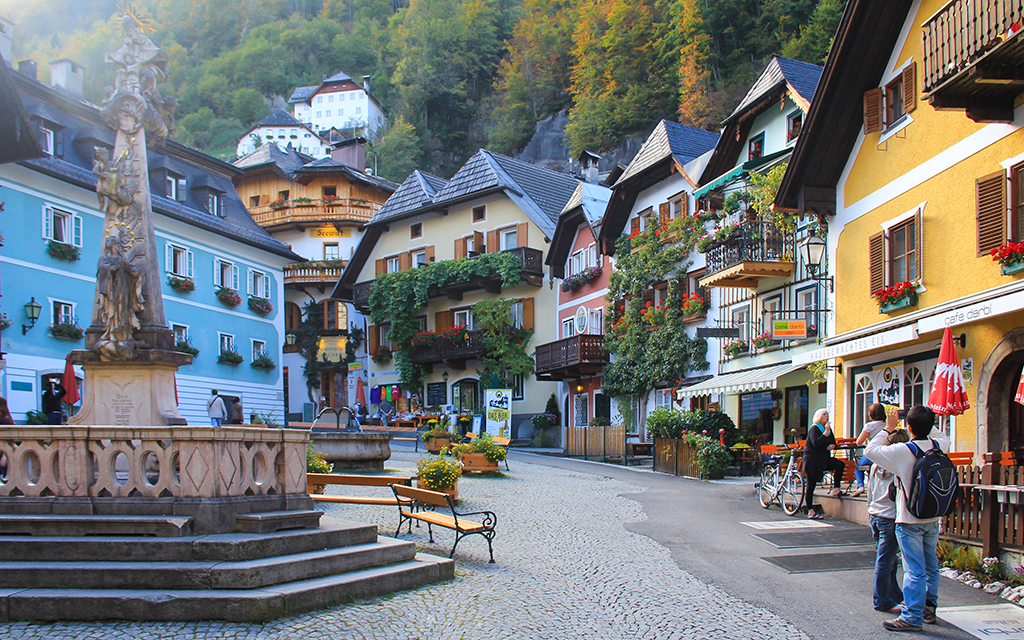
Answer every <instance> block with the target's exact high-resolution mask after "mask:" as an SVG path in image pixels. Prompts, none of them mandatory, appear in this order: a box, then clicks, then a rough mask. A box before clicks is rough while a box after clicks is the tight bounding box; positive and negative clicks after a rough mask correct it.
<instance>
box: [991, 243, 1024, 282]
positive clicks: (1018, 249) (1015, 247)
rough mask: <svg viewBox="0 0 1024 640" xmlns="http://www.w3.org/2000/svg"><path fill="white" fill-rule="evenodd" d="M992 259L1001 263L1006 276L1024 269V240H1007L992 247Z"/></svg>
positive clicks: (1001, 268)
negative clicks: (1000, 244)
mask: <svg viewBox="0 0 1024 640" xmlns="http://www.w3.org/2000/svg"><path fill="white" fill-rule="evenodd" d="M992 259H993V260H994V261H996V262H998V263H999V264H1000V268H999V272H1000V273H1002V274H1003V275H1004V276H1010V275H1013V274H1015V273H1020V272H1021V271H1024V242H1007V243H1006V244H1004V245H1002V246H999V247H996V248H995V249H992Z"/></svg>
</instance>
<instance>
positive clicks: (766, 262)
mask: <svg viewBox="0 0 1024 640" xmlns="http://www.w3.org/2000/svg"><path fill="white" fill-rule="evenodd" d="M704 254H705V257H706V258H707V275H705V276H704V277H703V278H701V279H700V286H702V287H745V288H748V289H753V288H756V287H757V283H758V282H760V281H761V280H762V279H764V278H788V277H789V276H791V275H793V272H794V271H796V262H795V260H796V236H795V234H793V233H789V232H784V231H780V230H779V229H777V228H776V227H775V226H773V225H771V224H769V223H767V222H757V221H754V222H749V221H748V222H744V223H743V224H741V225H740V226H739V228H737V229H736V231H734V232H733V233H732V235H730V236H729V237H728V238H726V239H725V240H723V241H721V242H720V243H718V244H716V245H712V246H711V247H709V248H708V249H707V251H705V252H704Z"/></svg>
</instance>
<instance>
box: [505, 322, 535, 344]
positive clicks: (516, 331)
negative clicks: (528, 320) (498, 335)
mask: <svg viewBox="0 0 1024 640" xmlns="http://www.w3.org/2000/svg"><path fill="white" fill-rule="evenodd" d="M529 333H530V330H529V329H523V328H522V327H517V326H515V325H509V326H508V327H507V328H506V329H505V337H506V338H508V340H509V342H511V343H512V344H522V343H523V341H524V340H526V336H527V335H529Z"/></svg>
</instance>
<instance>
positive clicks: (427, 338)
mask: <svg viewBox="0 0 1024 640" xmlns="http://www.w3.org/2000/svg"><path fill="white" fill-rule="evenodd" d="M436 339H437V334H436V333H434V332H433V331H420V332H419V333H416V334H413V336H412V340H410V342H411V343H412V347H413V349H429V348H430V347H432V346H434V340H436Z"/></svg>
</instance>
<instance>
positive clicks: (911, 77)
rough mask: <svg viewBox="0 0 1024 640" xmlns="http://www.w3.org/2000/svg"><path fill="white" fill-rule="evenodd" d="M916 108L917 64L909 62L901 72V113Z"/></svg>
mask: <svg viewBox="0 0 1024 640" xmlns="http://www.w3.org/2000/svg"><path fill="white" fill-rule="evenodd" d="M915 107H917V63H916V62H911V63H910V64H909V65H907V68H906V69H904V70H903V113H910V112H911V111H913V110H914V108H915Z"/></svg>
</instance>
